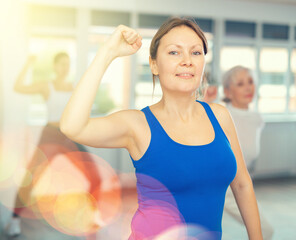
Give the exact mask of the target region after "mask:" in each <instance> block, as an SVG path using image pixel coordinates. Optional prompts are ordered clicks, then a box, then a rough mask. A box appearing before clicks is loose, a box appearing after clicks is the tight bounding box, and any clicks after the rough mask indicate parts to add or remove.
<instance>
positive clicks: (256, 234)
mask: <svg viewBox="0 0 296 240" xmlns="http://www.w3.org/2000/svg"><path fill="white" fill-rule="evenodd" d="M232 191H233V194H234V196H235V199H236V202H237V205H238V208H239V210H240V213H241V215H242V218H243V220H244V223H245V226H246V229H247V232H248V236H249V239H250V240H261V239H263V238H262V232H261V224H260V216H259V211H258V206H257V201H256V197H255V193H254V189H253V184H252V181H251V180H250V183H249V184H247V185H244V186H237V187H233V188H232Z"/></svg>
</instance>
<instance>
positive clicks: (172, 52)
mask: <svg viewBox="0 0 296 240" xmlns="http://www.w3.org/2000/svg"><path fill="white" fill-rule="evenodd" d="M169 54H170V55H177V54H178V52H177V51H170V52H169Z"/></svg>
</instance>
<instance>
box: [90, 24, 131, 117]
mask: <svg viewBox="0 0 296 240" xmlns="http://www.w3.org/2000/svg"><path fill="white" fill-rule="evenodd" d="M114 30H115V27H106V26H102V27H100V26H92V27H91V28H90V34H89V52H88V65H90V63H91V62H92V60H93V59H94V57H95V56H96V53H97V51H98V49H99V48H100V46H102V45H103V44H104V43H105V41H106V40H107V39H108V37H109V36H110V34H111V33H112V32H113V31H114ZM129 86H130V58H129V57H121V58H117V59H115V60H114V61H113V62H112V63H111V64H110V66H109V67H108V69H107V71H106V72H105V74H104V76H103V79H102V81H101V85H100V87H99V90H98V92H97V95H96V98H95V101H94V104H93V106H92V111H91V114H92V115H100V114H106V113H110V112H113V111H116V110H119V109H123V108H127V107H128V102H129Z"/></svg>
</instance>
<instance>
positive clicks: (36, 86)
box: [14, 56, 48, 97]
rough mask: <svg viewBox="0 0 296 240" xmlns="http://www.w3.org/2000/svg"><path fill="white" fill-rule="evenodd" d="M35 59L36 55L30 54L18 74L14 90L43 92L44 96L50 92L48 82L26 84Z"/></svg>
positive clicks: (26, 92)
mask: <svg viewBox="0 0 296 240" xmlns="http://www.w3.org/2000/svg"><path fill="white" fill-rule="evenodd" d="M34 61H35V57H34V56H30V57H29V58H28V60H27V62H26V63H25V65H24V67H23V69H22V70H21V72H20V73H19V75H18V76H17V79H16V81H15V84H14V91H16V92H18V93H23V94H42V95H43V96H44V97H46V96H47V94H48V89H47V84H45V83H31V84H25V83H24V81H25V78H26V75H27V74H28V71H29V69H30V68H31V67H32V64H33V63H34Z"/></svg>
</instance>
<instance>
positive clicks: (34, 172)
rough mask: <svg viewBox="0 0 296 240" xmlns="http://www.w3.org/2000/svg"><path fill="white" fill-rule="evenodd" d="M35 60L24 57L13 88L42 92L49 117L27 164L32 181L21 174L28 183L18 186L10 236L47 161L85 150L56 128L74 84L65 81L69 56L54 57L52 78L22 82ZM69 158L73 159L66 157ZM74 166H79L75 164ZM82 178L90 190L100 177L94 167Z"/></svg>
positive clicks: (16, 230)
mask: <svg viewBox="0 0 296 240" xmlns="http://www.w3.org/2000/svg"><path fill="white" fill-rule="evenodd" d="M35 61H36V57H35V56H30V57H29V58H28V59H27V62H26V63H25V65H24V67H23V69H22V70H21V72H20V73H19V75H18V77H17V79H16V82H15V84H14V90H15V91H16V92H17V93H21V94H29V95H32V94H33V95H35V94H39V95H41V96H42V98H43V100H44V101H45V103H46V106H47V116H48V119H47V124H46V126H44V128H43V130H42V133H41V136H40V139H39V142H38V149H39V150H38V149H37V151H36V152H35V153H34V154H33V157H32V159H31V160H30V162H29V164H28V166H27V169H28V172H30V173H31V176H32V180H29V179H30V175H25V176H24V178H23V183H25V182H30V184H29V185H27V186H25V184H21V185H20V186H22V187H20V188H19V189H18V192H17V196H16V199H15V208H14V211H13V216H12V219H11V221H10V222H9V224H8V225H7V227H6V231H7V235H8V236H11V237H16V236H18V235H20V234H21V228H20V215H21V212H22V211H23V210H24V209H26V208H27V207H28V206H30V197H31V193H32V190H33V183H34V186H36V183H37V182H38V180H39V179H40V178H41V176H42V173H43V172H44V171H45V170H46V168H47V166H48V164H49V162H50V161H51V160H52V159H54V157H55V156H57V155H58V154H67V153H68V152H75V151H80V152H87V149H86V148H85V146H83V145H81V144H78V143H75V142H73V141H71V140H70V139H69V138H67V137H66V136H65V135H64V134H63V133H62V132H61V131H60V128H59V126H60V124H59V121H60V118H61V115H62V112H63V109H64V107H65V104H66V103H67V102H68V100H69V98H70V97H71V94H72V91H73V83H72V82H69V81H68V75H69V70H70V57H69V55H68V54H67V53H66V52H59V53H57V54H56V55H55V56H54V59H53V68H54V79H51V80H50V79H48V80H44V81H39V82H34V81H32V82H31V83H28V84H27V83H25V79H26V76H27V74H28V71H29V69H31V68H32V67H33V64H34V62H35ZM40 150H41V151H40ZM69 160H72V159H71V158H69ZM85 161H89V162H93V159H91V157H88V156H87V154H84V155H83V161H81V163H82V165H83V163H84V162H85ZM73 164H76V165H77V161H76V162H74V161H73ZM40 166H42V169H40ZM88 166H89V165H88ZM76 167H77V168H78V169H79V167H78V166H76ZM85 177H86V178H87V180H88V181H89V183H90V189H89V191H90V192H92V191H93V190H94V189H95V188H97V187H98V186H99V185H100V179H101V178H100V176H99V173H98V171H97V169H96V168H92V169H89V171H88V172H87V174H86V175H85ZM24 186H25V187H24Z"/></svg>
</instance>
